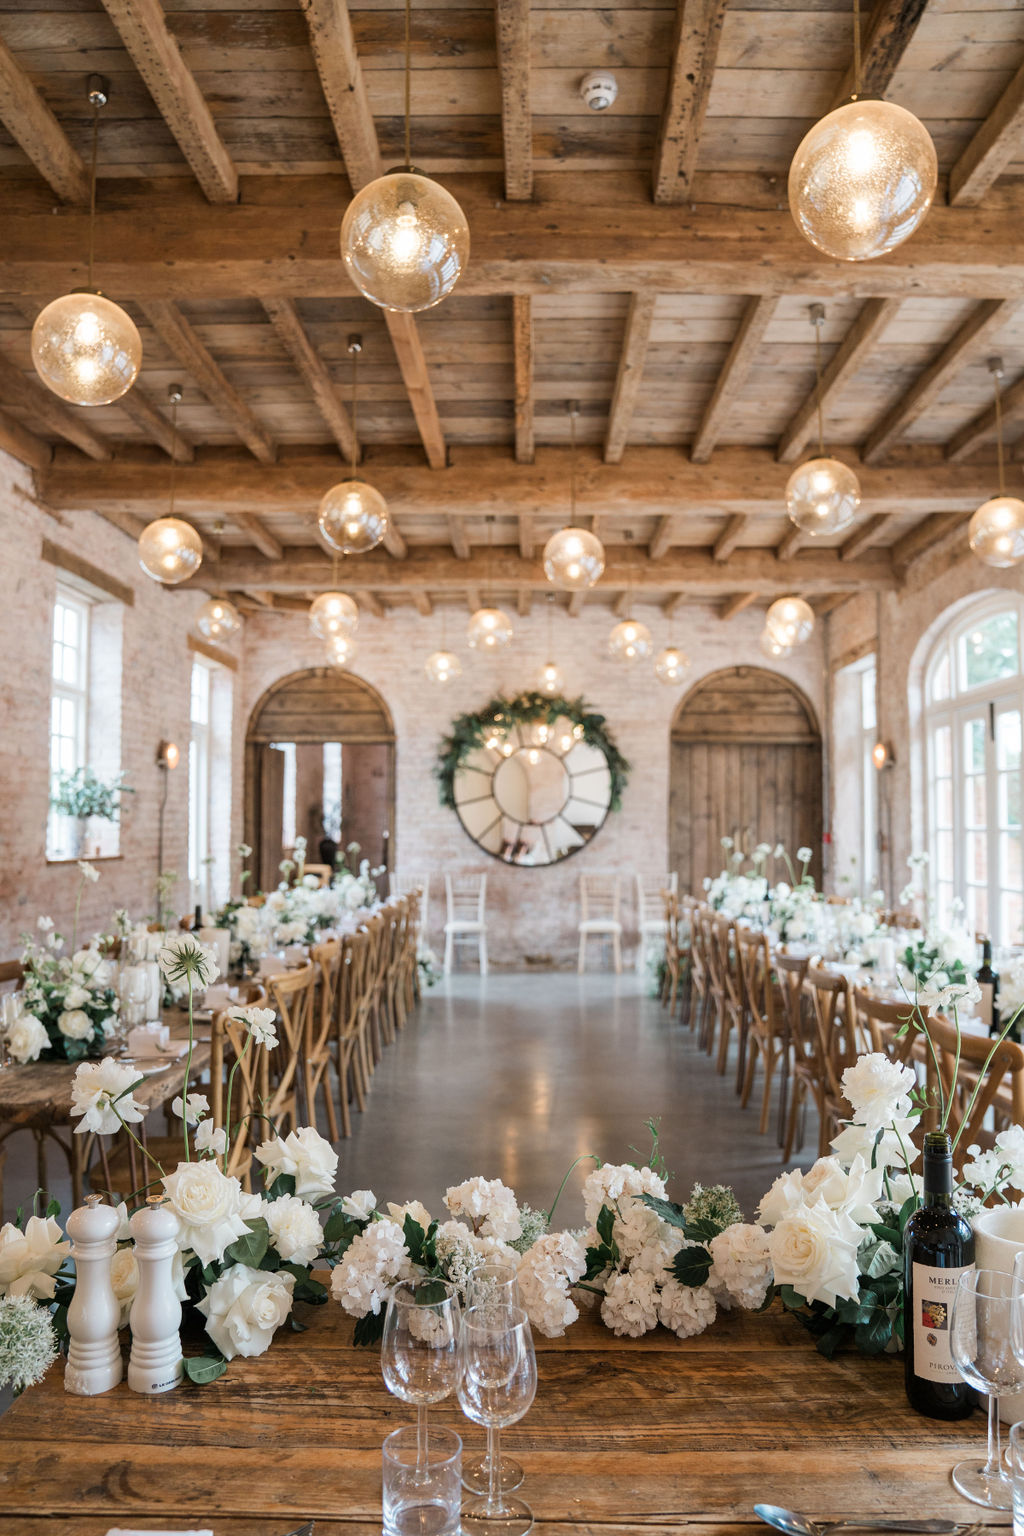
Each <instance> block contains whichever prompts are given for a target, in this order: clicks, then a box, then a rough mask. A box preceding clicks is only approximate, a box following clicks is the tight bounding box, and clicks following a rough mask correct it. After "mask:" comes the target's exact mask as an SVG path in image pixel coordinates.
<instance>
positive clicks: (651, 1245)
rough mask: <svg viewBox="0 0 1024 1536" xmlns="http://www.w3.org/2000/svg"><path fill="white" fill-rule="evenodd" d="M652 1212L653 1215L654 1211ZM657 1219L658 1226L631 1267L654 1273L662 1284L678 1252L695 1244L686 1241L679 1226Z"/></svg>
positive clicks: (650, 1273) (667, 1276)
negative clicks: (671, 1225)
mask: <svg viewBox="0 0 1024 1536" xmlns="http://www.w3.org/2000/svg"><path fill="white" fill-rule="evenodd" d="M651 1214H652V1215H653V1212H652V1213H651ZM656 1220H657V1226H656V1228H655V1229H654V1230H653V1232H652V1233H651V1235H650V1237H648V1239H647V1241H646V1242H645V1243H644V1245H643V1247H642V1248H641V1249H640V1252H639V1253H638V1254H637V1255H636V1257H635V1258H634V1260H633V1262H632V1264H631V1265H630V1268H631V1269H634V1270H643V1271H645V1272H646V1273H647V1274H649V1275H653V1276H654V1278H655V1279H656V1280H657V1281H658V1283H659V1285H661V1284H663V1283H664V1282H665V1281H666V1280H667V1279H668V1278H669V1275H668V1273H666V1271H668V1272H671V1269H672V1260H673V1259H674V1258H675V1256H676V1254H677V1253H679V1252H680V1250H681V1249H683V1248H690V1247H692V1246H694V1245H693V1244H691V1243H688V1242H687V1241H686V1238H685V1237H684V1236H683V1234H682V1232H681V1231H680V1230H679V1228H678V1227H670V1226H669V1224H668V1222H667V1221H662V1220H661V1219H660V1218H656Z"/></svg>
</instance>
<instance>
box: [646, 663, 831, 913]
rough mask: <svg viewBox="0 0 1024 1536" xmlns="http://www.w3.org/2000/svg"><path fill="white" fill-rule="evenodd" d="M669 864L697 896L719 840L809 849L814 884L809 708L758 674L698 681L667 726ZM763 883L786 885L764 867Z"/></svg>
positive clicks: (774, 679)
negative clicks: (669, 738)
mask: <svg viewBox="0 0 1024 1536" xmlns="http://www.w3.org/2000/svg"><path fill="white" fill-rule="evenodd" d="M670 773H671V779H670V785H669V833H668V836H669V856H670V859H671V867H672V869H676V870H678V871H679V888H680V890H683V891H694V892H699V891H700V890H701V887H702V884H703V881H704V878H705V876H706V875H711V876H714V875H717V874H718V872H719V870H721V869H722V867H723V865H724V864H725V858H724V856H723V852H722V845H721V840H722V838H723V837H731V838H733V839H734V841H735V843H736V846H737V847H739V848H742V849H743V850H744V851H745V852H746V853H748V854H749V853H750V852H751V851H752V849H753V848H754V847H755V845H756V844H757V843H770V844H771V845H772V847H774V846H775V845H776V843H782V844H783V845H784V847H785V848H786V849H787V850H788V851H789V854H790V856H791V857H795V855H796V850H797V849H798V848H800V847H803V846H806V847H808V848H810V849H811V850H812V853H813V858H812V861H811V866H810V868H811V873H812V874H813V875H814V878H815V880H816V881H818V882H819V884H820V880H821V834H822V782H821V733H820V731H819V729H818V723H817V720H816V718H815V715H814V710H813V709H812V707H811V704H810V702H809V701H808V699H807V698H806V697H805V696H804V694H803V693H802V692H801V691H800V689H799V688H797V687H796V685H795V684H794V683H791V682H790V681H789V680H788V679H787V678H785V677H780V676H779V674H778V673H777V672H769V671H767V670H766V669H764V668H762V667H728V668H726V669H725V670H724V671H721V672H714V673H712V675H711V676H710V677H706V678H704V679H703V681H702V682H700V683H698V684H697V685H696V687H695V688H693V689H692V690H691V691H690V693H688V694H687V696H686V698H685V699H684V700H683V701H682V703H681V704H680V706H679V709H678V711H677V712H676V717H675V720H674V721H673V723H672V758H671V768H670ZM768 874H769V878H771V879H780V880H781V879H786V878H788V876H787V872H786V869H785V866H784V865H783V864H782V863H781V861H779V863H778V866H777V867H776V866H775V865H774V864H773V863H772V861H769V865H768Z"/></svg>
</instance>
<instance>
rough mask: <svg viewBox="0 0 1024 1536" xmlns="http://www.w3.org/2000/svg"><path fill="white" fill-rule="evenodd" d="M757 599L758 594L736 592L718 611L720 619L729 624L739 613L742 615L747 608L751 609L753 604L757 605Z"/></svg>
mask: <svg viewBox="0 0 1024 1536" xmlns="http://www.w3.org/2000/svg"><path fill="white" fill-rule="evenodd" d="M757 599H758V594H757V593H756V592H736V593H734V594H733V596H732V597H727V598H726V600H725V602H724V603H723V604H722V606H721V607H720V608H719V610H718V617H719V618H720V619H721V620H722V623H723V624H727V623H728V622H729V620H730V619H734V618H735V617H736V615H737V614H738V613H742V612H743V610H744V609H745V608H749V607H750V606H751V604H752V603H756V602H757Z"/></svg>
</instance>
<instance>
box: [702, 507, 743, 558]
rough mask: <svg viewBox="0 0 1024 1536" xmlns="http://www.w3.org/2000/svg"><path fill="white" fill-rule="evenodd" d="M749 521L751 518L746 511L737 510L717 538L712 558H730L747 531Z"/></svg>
mask: <svg viewBox="0 0 1024 1536" xmlns="http://www.w3.org/2000/svg"><path fill="white" fill-rule="evenodd" d="M748 522H749V518H748V516H747V514H746V512H736V513H734V514H733V516H732V517H730V519H729V521H728V522H727V523H726V525H725V527H724V528H723V529H722V531H721V533H720V534H719V535H718V538H717V539H716V540H715V544H714V548H713V549H712V551H711V556H712V559H714V560H728V558H729V556H730V555H731V554H732V552H733V550H734V549H735V548H736V546H737V544H738V543H739V542H740V539H741V538H742V537H743V535H744V533H745V532H746V528H747V524H748Z"/></svg>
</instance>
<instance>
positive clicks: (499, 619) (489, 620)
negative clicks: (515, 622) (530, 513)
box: [466, 516, 515, 651]
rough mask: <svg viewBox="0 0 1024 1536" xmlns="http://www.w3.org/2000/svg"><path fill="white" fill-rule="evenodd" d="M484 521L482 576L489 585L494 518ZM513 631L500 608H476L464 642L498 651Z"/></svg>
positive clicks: (506, 616) (481, 648) (472, 647)
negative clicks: (485, 560)
mask: <svg viewBox="0 0 1024 1536" xmlns="http://www.w3.org/2000/svg"><path fill="white" fill-rule="evenodd" d="M484 521H485V522H486V524H487V565H486V568H485V571H484V577H485V582H486V584H487V585H489V584H490V579H491V545H492V542H493V538H494V518H493V516H489V517H487V518H485V519H484ZM514 633H515V631H514V630H513V628H512V620H511V619H510V618H509V616H508V614H507V613H505V612H504V611H503V610H502V609H501V608H478V609H477V610H476V612H475V613H474V614H473V615H472V617H471V618H470V621H469V624H468V625H467V627H466V643H467V644H468V645H469V647H470V649H471V650H473V651H500V650H503V649H504V647H505V646H506V645H508V644H510V642H511V640H512V636H513V634H514Z"/></svg>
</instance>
